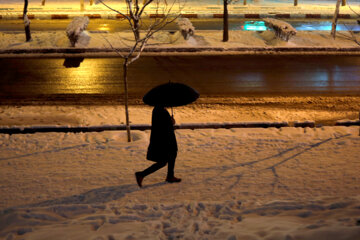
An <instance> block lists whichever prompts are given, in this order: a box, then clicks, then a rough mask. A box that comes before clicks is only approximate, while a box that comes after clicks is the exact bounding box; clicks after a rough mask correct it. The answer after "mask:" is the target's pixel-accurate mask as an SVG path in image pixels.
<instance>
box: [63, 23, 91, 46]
mask: <svg viewBox="0 0 360 240" xmlns="http://www.w3.org/2000/svg"><path fill="white" fill-rule="evenodd" d="M88 24H89V18H88V17H75V18H74V19H73V20H72V21H71V23H70V24H69V25H68V26H67V28H66V35H67V36H68V38H69V40H70V43H71V46H72V47H75V45H76V44H77V43H78V42H79V43H80V45H87V43H88V42H89V41H90V36H89V35H88V34H87V33H86V32H84V30H85V29H86V27H87V25H88Z"/></svg>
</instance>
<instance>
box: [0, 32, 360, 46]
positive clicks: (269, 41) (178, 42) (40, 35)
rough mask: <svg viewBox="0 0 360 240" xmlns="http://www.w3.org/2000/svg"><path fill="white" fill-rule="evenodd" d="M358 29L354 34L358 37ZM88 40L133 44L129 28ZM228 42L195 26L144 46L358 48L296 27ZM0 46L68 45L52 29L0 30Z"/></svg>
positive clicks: (345, 38)
mask: <svg viewBox="0 0 360 240" xmlns="http://www.w3.org/2000/svg"><path fill="white" fill-rule="evenodd" d="M359 34H360V33H355V34H354V36H355V37H356V38H357V40H358V41H360V40H359V37H360V35H359ZM90 36H91V40H90V42H89V44H88V45H87V46H86V47H87V48H99V49H110V48H111V46H112V47H113V48H121V47H129V46H131V45H132V44H133V42H132V39H133V35H132V33H131V32H128V31H126V32H116V33H106V32H100V33H99V32H90ZM229 36H230V37H229V38H230V39H229V42H226V43H224V42H222V32H221V31H213V30H197V31H196V33H195V35H194V36H192V37H190V38H189V40H184V38H183V37H182V35H181V34H180V32H179V31H177V32H175V33H170V32H167V31H161V32H158V33H157V34H155V35H154V36H153V38H152V39H151V40H150V41H149V42H148V47H153V48H154V47H155V48H160V49H162V48H163V49H165V48H169V49H171V48H185V49H186V48H188V47H194V46H196V47H199V48H201V47H206V48H212V47H213V48H223V49H229V48H249V49H251V48H269V49H271V48H276V47H287V48H291V49H296V48H311V47H324V48H334V49H335V50H336V49H342V48H343V49H345V48H360V47H359V45H357V44H356V43H355V41H354V40H352V36H351V34H350V33H348V32H346V31H338V33H337V37H336V39H335V40H334V39H332V37H331V36H330V33H328V32H324V31H299V32H297V34H296V36H293V37H292V38H291V39H290V40H289V41H288V42H285V41H282V40H279V39H276V36H275V34H274V32H272V31H264V32H254V31H230V33H229ZM0 38H1V40H2V41H1V42H0V50H2V49H29V48H68V47H70V46H71V44H70V42H69V40H68V39H67V37H66V33H65V31H64V32H62V31H53V32H32V38H33V41H32V42H25V41H24V36H23V34H20V33H5V32H0Z"/></svg>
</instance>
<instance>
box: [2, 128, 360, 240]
mask: <svg viewBox="0 0 360 240" xmlns="http://www.w3.org/2000/svg"><path fill="white" fill-rule="evenodd" d="M358 131H359V128H358V127H348V128H347V127H324V128H317V129H307V128H306V129H302V128H301V129H296V128H283V129H229V130H225V129H222V130H221V129H218V130H214V129H210V130H195V131H192V130H178V131H176V135H177V139H178V145H179V153H178V158H177V162H176V175H177V176H178V177H182V178H183V181H182V182H181V183H179V184H166V183H164V177H165V174H166V169H162V170H160V171H159V172H157V173H155V174H153V175H151V176H149V177H147V178H145V180H144V188H143V189H140V188H138V186H137V185H136V183H135V178H134V172H135V171H139V170H141V169H144V168H146V167H147V166H149V165H150V164H151V162H149V161H146V160H145V154H146V149H147V145H148V141H149V134H150V132H149V131H144V132H142V131H134V132H133V137H134V142H132V143H127V142H126V135H125V134H126V132H125V131H121V132H104V133H86V134H61V133H42V134H33V135H12V136H9V135H0V148H1V151H0V209H2V212H1V214H0V229H1V230H0V237H1V238H4V239H20V238H21V239H54V240H56V239H104V240H105V239H176V238H181V239H244V240H245V239H246V240H248V239H287V240H288V239H305V240H313V239H319V240H320V239H323V240H325V239H326V240H339V239H347V240H357V239H359V237H360V226H359V224H360V219H359V216H360V187H359V186H360V177H359V174H358V169H359V168H360V160H359V154H360V150H359V144H360V137H359V136H358Z"/></svg>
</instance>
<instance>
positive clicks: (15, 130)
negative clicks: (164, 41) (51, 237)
mask: <svg viewBox="0 0 360 240" xmlns="http://www.w3.org/2000/svg"><path fill="white" fill-rule="evenodd" d="M273 127H275V128H281V127H289V124H288V123H287V122H238V123H185V124H177V125H175V126H174V129H192V130H194V129H218V128H225V129H230V128H273ZM130 128H131V130H140V131H145V130H150V129H151V125H150V124H133V125H130ZM124 130H126V125H125V124H122V125H104V126H88V127H69V126H33V127H2V128H0V134H10V135H11V134H29V133H47V132H63V133H80V132H103V131H124Z"/></svg>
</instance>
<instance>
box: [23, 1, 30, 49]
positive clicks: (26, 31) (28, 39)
mask: <svg viewBox="0 0 360 240" xmlns="http://www.w3.org/2000/svg"><path fill="white" fill-rule="evenodd" d="M27 7H28V0H25V1H24V14H23V19H24V24H25V35H26V41H27V42H29V41H30V40H31V33H30V20H29V18H28V16H27Z"/></svg>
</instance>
